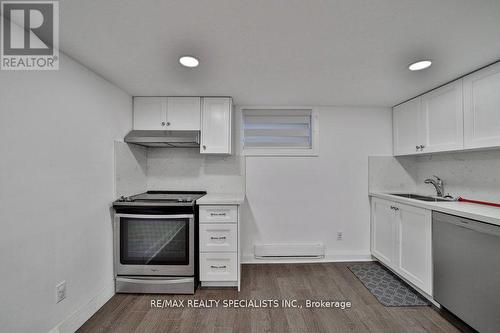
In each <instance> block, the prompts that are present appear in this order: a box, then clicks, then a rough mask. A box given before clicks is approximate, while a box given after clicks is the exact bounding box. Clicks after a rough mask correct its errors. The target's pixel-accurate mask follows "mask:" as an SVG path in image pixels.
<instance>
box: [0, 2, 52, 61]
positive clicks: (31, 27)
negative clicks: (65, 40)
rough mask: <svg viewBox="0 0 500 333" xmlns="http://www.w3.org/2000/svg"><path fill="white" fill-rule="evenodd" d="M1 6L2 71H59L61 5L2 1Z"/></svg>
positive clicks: (0, 50)
mask: <svg viewBox="0 0 500 333" xmlns="http://www.w3.org/2000/svg"><path fill="white" fill-rule="evenodd" d="M0 4H1V13H0V19H1V24H0V26H1V29H2V31H1V43H0V44H1V49H0V52H1V53H0V69H2V70H57V69H59V2H58V1H0Z"/></svg>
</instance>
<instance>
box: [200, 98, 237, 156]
mask: <svg viewBox="0 0 500 333" xmlns="http://www.w3.org/2000/svg"><path fill="white" fill-rule="evenodd" d="M202 103H203V105H202V110H201V146H200V152H201V153H203V154H231V125H232V115H231V113H232V100H231V98H225V97H205V98H203V102H202Z"/></svg>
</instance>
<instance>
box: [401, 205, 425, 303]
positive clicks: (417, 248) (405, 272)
mask: <svg viewBox="0 0 500 333" xmlns="http://www.w3.org/2000/svg"><path fill="white" fill-rule="evenodd" d="M397 208H398V210H397V212H398V213H397V218H396V221H397V237H396V243H397V249H398V253H397V257H398V258H397V263H398V268H397V270H396V271H397V272H398V273H399V274H401V276H402V277H404V278H406V279H407V280H408V281H410V282H411V283H413V284H414V285H415V286H417V287H419V288H420V289H422V290H423V291H424V292H426V293H427V294H429V295H431V296H432V251H431V248H432V222H431V211H430V210H427V209H422V208H417V207H413V206H407V205H402V204H398V205H397Z"/></svg>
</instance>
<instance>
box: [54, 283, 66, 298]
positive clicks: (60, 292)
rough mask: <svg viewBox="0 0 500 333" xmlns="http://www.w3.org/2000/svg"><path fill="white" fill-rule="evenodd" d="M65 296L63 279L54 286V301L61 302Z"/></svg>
mask: <svg viewBox="0 0 500 333" xmlns="http://www.w3.org/2000/svg"><path fill="white" fill-rule="evenodd" d="M65 298H66V281H63V282H61V283H59V284H58V285H57V286H56V303H59V302H61V301H62V300H63V299H65Z"/></svg>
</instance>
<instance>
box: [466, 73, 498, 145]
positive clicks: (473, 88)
mask: <svg viewBox="0 0 500 333" xmlns="http://www.w3.org/2000/svg"><path fill="white" fill-rule="evenodd" d="M463 80H464V132H465V133H464V146H465V148H483V147H495V146H500V64H496V65H493V66H490V67H487V68H485V69H482V70H480V71H478V72H476V73H473V74H471V75H468V76H466V77H465V78H464V79H463Z"/></svg>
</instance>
